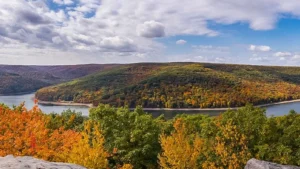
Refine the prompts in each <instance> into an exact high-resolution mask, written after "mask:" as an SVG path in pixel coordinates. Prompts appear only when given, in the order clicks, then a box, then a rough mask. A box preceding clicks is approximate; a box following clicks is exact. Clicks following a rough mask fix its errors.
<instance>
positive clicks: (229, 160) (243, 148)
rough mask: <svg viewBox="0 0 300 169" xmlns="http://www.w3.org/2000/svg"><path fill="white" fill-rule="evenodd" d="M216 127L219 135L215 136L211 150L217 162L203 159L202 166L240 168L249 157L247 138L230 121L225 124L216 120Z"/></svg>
mask: <svg viewBox="0 0 300 169" xmlns="http://www.w3.org/2000/svg"><path fill="white" fill-rule="evenodd" d="M217 127H218V129H219V131H220V133H221V135H219V136H216V138H215V140H216V142H215V145H214V146H213V148H212V149H213V151H214V153H215V154H216V156H217V157H219V159H220V161H219V162H220V163H219V164H218V163H217V162H216V160H215V161H205V162H204V163H203V165H202V167H203V168H212V169H213V168H228V169H240V168H243V167H244V166H245V164H246V162H247V161H248V160H249V159H250V158H251V154H250V152H249V150H248V147H247V139H246V136H245V135H244V134H241V133H240V132H239V131H238V129H237V126H236V125H233V124H232V121H228V122H227V123H226V124H223V125H222V124H220V123H219V122H217Z"/></svg>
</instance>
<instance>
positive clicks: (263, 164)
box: [245, 158, 300, 169]
mask: <svg viewBox="0 0 300 169" xmlns="http://www.w3.org/2000/svg"><path fill="white" fill-rule="evenodd" d="M245 169H300V167H296V166H289V165H280V164H276V163H271V162H267V161H260V160H256V159H254V158H252V159H251V160H249V161H248V162H247V164H246V166H245Z"/></svg>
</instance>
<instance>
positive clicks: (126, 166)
mask: <svg viewBox="0 0 300 169" xmlns="http://www.w3.org/2000/svg"><path fill="white" fill-rule="evenodd" d="M118 169H133V166H132V165H131V164H124V165H123V166H122V167H120V168H118Z"/></svg>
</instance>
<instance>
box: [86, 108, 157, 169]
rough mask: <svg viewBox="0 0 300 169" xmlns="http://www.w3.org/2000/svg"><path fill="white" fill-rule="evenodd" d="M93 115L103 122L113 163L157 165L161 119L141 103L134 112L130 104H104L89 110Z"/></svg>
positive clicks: (102, 128) (113, 164) (107, 147)
mask: <svg viewBox="0 0 300 169" xmlns="http://www.w3.org/2000/svg"><path fill="white" fill-rule="evenodd" d="M90 119H91V120H94V121H97V122H99V123H100V128H101V130H102V131H103V135H104V138H105V144H104V145H105V148H106V149H107V150H108V153H109V154H110V155H111V157H110V158H109V164H110V165H111V166H117V165H123V164H131V165H133V166H134V168H151V167H155V166H156V165H157V163H156V161H157V154H158V153H159V151H160V145H159V142H158V137H159V134H160V126H159V124H160V123H159V122H158V121H157V120H155V119H153V117H152V116H151V115H148V114H146V113H145V112H144V111H143V110H142V108H141V107H137V108H136V109H135V110H134V111H133V112H131V111H130V110H129V109H128V108H119V109H116V108H114V107H110V106H109V105H102V104H101V105H99V106H98V107H97V108H93V109H91V110H90Z"/></svg>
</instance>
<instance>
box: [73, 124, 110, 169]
mask: <svg viewBox="0 0 300 169" xmlns="http://www.w3.org/2000/svg"><path fill="white" fill-rule="evenodd" d="M81 137H82V138H81V139H80V141H78V142H77V143H75V144H74V145H73V148H72V150H71V151H70V153H69V154H68V156H67V157H68V162H70V163H75V164H80V165H82V166H85V167H87V168H91V169H92V168H94V169H101V168H102V169H105V168H107V164H108V162H107V159H106V158H107V156H108V154H107V152H106V151H105V150H104V137H103V135H102V132H101V131H100V128H99V124H97V123H96V124H94V123H93V122H91V121H88V122H86V124H85V126H84V130H83V131H82V132H81Z"/></svg>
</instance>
